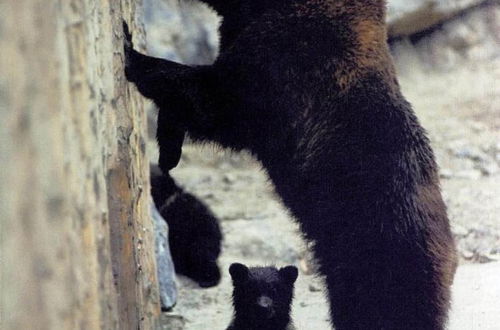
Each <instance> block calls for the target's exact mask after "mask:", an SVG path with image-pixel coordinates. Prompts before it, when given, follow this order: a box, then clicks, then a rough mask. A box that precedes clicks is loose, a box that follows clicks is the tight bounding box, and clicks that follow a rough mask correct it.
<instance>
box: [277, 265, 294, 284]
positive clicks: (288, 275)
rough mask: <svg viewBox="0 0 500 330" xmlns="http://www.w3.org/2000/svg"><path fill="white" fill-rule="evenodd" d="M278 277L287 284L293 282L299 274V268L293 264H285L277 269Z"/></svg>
mask: <svg viewBox="0 0 500 330" xmlns="http://www.w3.org/2000/svg"><path fill="white" fill-rule="evenodd" d="M279 274H280V277H281V278H282V279H283V280H284V281H285V282H286V283H288V284H293V283H295V281H296V280H297V277H298V276H299V270H298V269H297V267H295V266H286V267H283V268H281V269H280V270H279Z"/></svg>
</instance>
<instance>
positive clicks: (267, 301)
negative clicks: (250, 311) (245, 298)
mask: <svg viewBox="0 0 500 330" xmlns="http://www.w3.org/2000/svg"><path fill="white" fill-rule="evenodd" d="M257 305H259V306H260V307H262V308H271V307H272V306H273V300H272V299H271V298H269V297H268V296H260V297H259V298H257Z"/></svg>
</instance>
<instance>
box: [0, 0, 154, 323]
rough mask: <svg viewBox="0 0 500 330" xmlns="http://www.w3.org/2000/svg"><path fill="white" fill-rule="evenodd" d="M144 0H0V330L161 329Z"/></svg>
mask: <svg viewBox="0 0 500 330" xmlns="http://www.w3.org/2000/svg"><path fill="white" fill-rule="evenodd" d="M138 3H140V1H136V0H133V1H132V0H123V1H106V0H65V1H56V0H16V1H0V50H1V56H0V118H1V121H0V328H1V329H5V330H7V329H134V330H135V329H139V328H142V329H152V328H155V327H156V322H157V321H156V320H157V318H158V316H159V312H160V310H159V305H158V301H159V300H158V288H157V280H156V268H155V261H154V255H153V253H154V232H153V226H152V222H151V219H150V214H149V197H148V196H149V194H148V191H149V183H148V182H149V180H148V178H147V177H148V172H147V169H148V158H147V156H146V155H145V141H144V139H145V134H146V132H145V131H146V130H145V126H146V114H145V113H144V111H143V109H142V103H141V101H139V100H140V97H139V96H138V94H136V92H134V91H133V89H132V88H131V87H130V86H129V85H128V84H127V83H126V80H125V78H124V76H123V58H122V39H121V38H122V17H123V18H125V19H126V20H127V21H129V22H132V21H133V20H134V19H133V18H134V11H135V7H136V6H138ZM131 25H132V27H133V30H134V32H135V36H136V37H137V36H140V35H141V33H140V31H138V29H137V27H136V25H135V24H131Z"/></svg>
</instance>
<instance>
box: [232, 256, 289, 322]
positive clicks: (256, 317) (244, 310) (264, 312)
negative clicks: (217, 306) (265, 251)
mask: <svg viewBox="0 0 500 330" xmlns="http://www.w3.org/2000/svg"><path fill="white" fill-rule="evenodd" d="M229 273H230V274H231V278H232V280H233V285H234V291H233V304H234V310H235V322H248V324H252V325H255V326H256V328H262V329H267V328H273V327H274V328H276V329H278V328H282V327H283V328H284V327H285V326H286V325H287V324H288V323H289V322H290V309H291V303H292V300H293V289H294V283H295V281H296V279H297V276H298V270H297V268H296V267H295V266H287V267H283V268H281V269H277V268H275V267H252V268H248V267H247V266H245V265H242V264H239V263H235V264H232V265H231V267H230V268H229ZM270 325H272V326H273V327H270Z"/></svg>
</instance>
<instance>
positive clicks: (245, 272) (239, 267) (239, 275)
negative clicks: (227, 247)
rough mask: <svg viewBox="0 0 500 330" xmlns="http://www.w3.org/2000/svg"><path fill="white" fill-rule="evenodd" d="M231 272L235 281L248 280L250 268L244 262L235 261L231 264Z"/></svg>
mask: <svg viewBox="0 0 500 330" xmlns="http://www.w3.org/2000/svg"><path fill="white" fill-rule="evenodd" d="M229 274H231V278H232V279H233V282H243V281H246V280H248V277H249V269H248V267H247V266H245V265H243V264H240V263H234V264H232V265H231V266H229Z"/></svg>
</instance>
